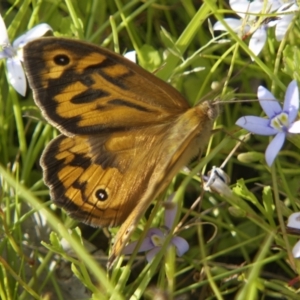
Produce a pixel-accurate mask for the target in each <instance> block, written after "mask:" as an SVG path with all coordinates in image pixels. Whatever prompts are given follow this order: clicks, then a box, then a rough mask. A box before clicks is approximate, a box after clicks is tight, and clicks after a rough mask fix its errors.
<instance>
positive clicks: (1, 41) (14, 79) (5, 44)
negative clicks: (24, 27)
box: [0, 15, 52, 96]
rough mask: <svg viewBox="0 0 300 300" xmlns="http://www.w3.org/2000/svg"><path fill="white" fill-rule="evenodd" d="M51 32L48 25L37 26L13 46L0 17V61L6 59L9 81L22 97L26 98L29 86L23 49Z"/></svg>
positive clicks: (19, 38) (18, 39)
mask: <svg viewBox="0 0 300 300" xmlns="http://www.w3.org/2000/svg"><path fill="white" fill-rule="evenodd" d="M49 30H52V28H51V27H50V26H49V25H48V24H45V23H44V24H40V25H37V26H35V27H33V28H32V29H30V30H29V31H27V32H26V33H25V34H23V35H21V36H20V37H18V38H17V39H16V40H15V41H14V42H13V44H12V45H11V44H10V41H9V39H8V34H7V30H6V26H5V24H4V21H3V19H2V16H1V15H0V59H2V58H5V59H6V67H7V74H8V81H9V82H10V84H11V85H12V86H13V88H14V89H15V90H16V91H17V92H18V93H19V94H21V95H22V96H25V93H26V86H27V84H26V77H25V73H24V70H23V67H22V63H21V61H23V55H22V48H23V46H24V45H25V44H26V43H28V42H30V41H32V40H34V39H36V38H39V37H41V36H43V35H44V34H45V33H46V32H47V31H49Z"/></svg>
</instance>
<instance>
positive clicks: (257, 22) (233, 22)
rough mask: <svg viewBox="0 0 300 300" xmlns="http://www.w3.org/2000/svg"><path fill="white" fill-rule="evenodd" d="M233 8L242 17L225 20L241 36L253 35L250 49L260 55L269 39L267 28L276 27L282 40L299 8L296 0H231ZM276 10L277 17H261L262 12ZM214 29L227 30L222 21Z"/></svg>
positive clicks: (279, 38)
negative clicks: (287, 0) (286, 0)
mask: <svg viewBox="0 0 300 300" xmlns="http://www.w3.org/2000/svg"><path fill="white" fill-rule="evenodd" d="M229 4H230V6H231V8H232V9H233V10H234V11H235V12H236V14H237V15H239V16H240V17H241V19H235V18H225V19H224V22H225V23H226V24H227V25H228V26H229V27H230V28H231V29H232V30H233V31H235V32H236V33H237V34H238V35H239V36H240V37H241V38H244V37H247V36H249V35H252V36H251V38H250V41H249V49H250V50H251V51H252V52H253V53H254V54H255V55H258V54H259V53H260V52H261V50H262V48H263V47H264V45H265V43H266V40H267V29H268V28H270V27H274V26H276V28H275V36H276V39H277V41H281V40H282V39H283V37H284V36H285V33H286V31H287V30H288V27H289V25H290V23H291V21H292V19H293V17H294V14H295V12H296V11H298V10H299V7H298V5H297V4H296V3H295V1H289V2H288V3H285V2H283V1H281V0H268V1H260V0H254V1H249V0H230V1H229ZM274 12H276V17H273V16H272V17H268V16H266V17H265V18H261V17H260V14H266V13H268V14H270V13H274ZM213 29H214V30H221V31H227V29H226V27H225V26H224V25H223V24H222V22H220V21H218V22H216V23H215V25H214V27H213Z"/></svg>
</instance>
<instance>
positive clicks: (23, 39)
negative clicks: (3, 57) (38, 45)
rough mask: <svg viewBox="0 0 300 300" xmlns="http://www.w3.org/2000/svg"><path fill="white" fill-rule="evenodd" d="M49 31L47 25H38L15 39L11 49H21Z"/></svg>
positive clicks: (49, 28)
mask: <svg viewBox="0 0 300 300" xmlns="http://www.w3.org/2000/svg"><path fill="white" fill-rule="evenodd" d="M50 30H51V31H52V28H51V27H50V26H49V25H48V24H46V23H42V24H39V25H37V26H35V27H33V28H31V29H30V30H28V31H27V32H26V33H24V34H23V35H21V36H19V37H18V38H17V39H15V40H14V42H13V47H14V48H15V49H17V48H20V47H23V46H24V45H25V44H27V43H28V42H30V41H32V40H34V39H37V38H39V37H41V36H43V35H44V34H45V33H46V32H47V31H50Z"/></svg>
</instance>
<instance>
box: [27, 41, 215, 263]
mask: <svg viewBox="0 0 300 300" xmlns="http://www.w3.org/2000/svg"><path fill="white" fill-rule="evenodd" d="M24 64H25V69H26V72H27V74H28V78H29V83H30V85H31V87H32V89H33V92H34V99H35V101H36V103H37V105H38V106H39V107H40V108H41V110H42V113H43V115H44V117H45V118H46V119H47V120H48V121H49V123H51V124H52V125H53V126H55V127H57V128H58V130H59V131H60V132H61V133H62V134H61V135H60V136H58V137H57V138H55V139H54V140H53V141H52V142H51V143H50V144H49V145H48V146H47V148H46V149H45V151H44V153H43V155H42V158H41V165H42V167H43V170H44V180H45V183H46V184H47V185H48V186H49V188H50V193H51V198H52V199H53V201H54V202H55V203H56V204H57V205H58V206H60V207H62V208H64V209H65V210H66V211H67V212H69V214H70V215H71V216H72V217H74V218H76V219H78V220H80V221H83V222H85V223H87V224H90V225H93V226H117V225H121V228H120V230H119V231H118V234H117V236H116V239H115V240H116V242H115V244H114V248H113V250H112V254H111V258H110V261H112V260H113V259H114V258H115V257H116V256H118V255H119V254H120V252H121V250H122V248H123V247H124V245H125V243H126V242H127V241H128V238H129V236H130V233H131V232H132V231H133V230H134V228H135V226H136V224H137V222H138V220H139V218H140V217H141V215H142V214H143V213H144V212H145V210H146V209H147V207H148V206H149V204H150V203H151V201H152V200H153V199H154V198H155V197H156V196H157V195H158V194H159V193H160V192H162V191H163V190H164V189H165V188H166V187H167V185H168V184H169V182H170V181H171V179H172V178H173V176H174V175H176V173H177V172H178V171H179V170H180V169H181V168H182V167H183V166H184V165H185V164H186V163H188V162H189V161H190V159H191V158H193V157H194V156H196V155H197V154H198V153H199V150H200V149H201V148H203V146H204V145H205V144H206V142H207V139H208V138H209V136H210V131H211V128H212V125H213V121H214V119H215V118H216V116H217V114H218V107H217V106H216V105H214V104H211V103H209V102H207V101H206V102H203V103H201V104H199V105H197V106H195V107H193V108H190V107H189V105H188V103H187V102H186V101H185V99H184V98H183V97H182V96H181V95H180V93H179V92H177V91H176V90H175V89H174V88H172V87H171V86H169V85H168V84H166V83H165V82H163V81H162V80H160V79H158V78H156V77H155V76H154V75H152V74H150V73H148V72H146V71H145V70H143V69H142V68H140V67H139V66H137V65H135V64H134V63H132V62H130V61H128V60H127V59H125V58H123V57H122V56H119V55H117V54H115V53H112V52H110V51H108V50H106V49H103V48H100V47H97V46H94V45H91V44H88V43H83V42H79V41H75V40H70V39H63V38H42V39H38V40H35V41H33V42H31V43H29V44H27V45H26V46H25V48H24Z"/></svg>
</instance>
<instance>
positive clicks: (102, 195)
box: [95, 188, 108, 201]
mask: <svg viewBox="0 0 300 300" xmlns="http://www.w3.org/2000/svg"><path fill="white" fill-rule="evenodd" d="M95 196H96V198H97V199H98V200H99V201H105V200H107V198H108V193H107V191H106V190H105V189H102V188H100V189H98V190H96V192H95Z"/></svg>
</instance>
